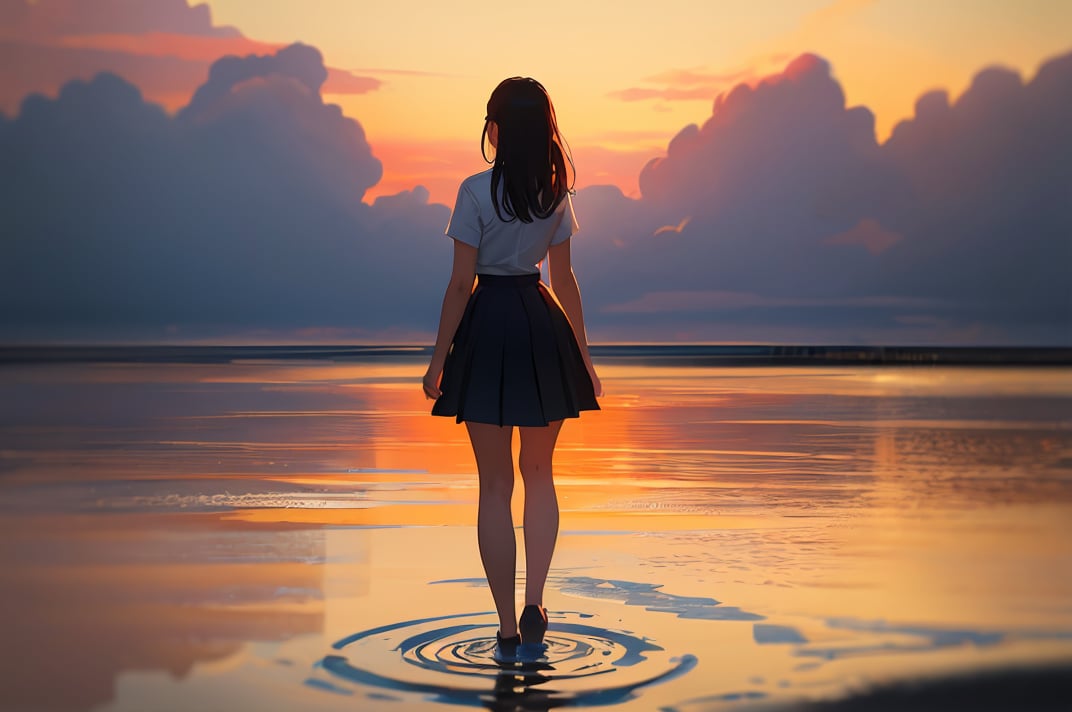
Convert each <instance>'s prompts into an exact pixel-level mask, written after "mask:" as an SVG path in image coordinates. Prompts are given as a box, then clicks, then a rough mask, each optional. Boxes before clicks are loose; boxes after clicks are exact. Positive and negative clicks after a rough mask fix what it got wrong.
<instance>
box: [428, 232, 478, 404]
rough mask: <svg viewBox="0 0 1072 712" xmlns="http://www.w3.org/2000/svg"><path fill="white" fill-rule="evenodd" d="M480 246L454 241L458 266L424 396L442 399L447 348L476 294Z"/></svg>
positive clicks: (446, 299) (446, 296) (449, 288)
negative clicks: (467, 306)
mask: <svg viewBox="0 0 1072 712" xmlns="http://www.w3.org/2000/svg"><path fill="white" fill-rule="evenodd" d="M476 258H477V249H476V248H475V247H472V246H471V245H467V244H465V243H464V242H460V241H458V240H454V266H453V268H452V269H451V272H450V282H449V283H448V284H447V291H446V293H445V294H444V295H443V309H442V311H441V312H440V315H439V332H438V333H437V334H436V342H435V348H434V349H433V350H432V362H431V363H430V364H428V371H427V372H425V374H424V379H423V380H424V395H425V396H426V397H428V398H439V396H440V395H442V392H441V391H440V390H439V380H440V377H441V376H442V375H443V365H444V364H445V363H446V361H447V351H448V350H450V344H451V342H452V341H453V340H454V332H455V331H457V330H458V324H459V323H461V320H462V314H464V313H465V305H466V304H467V303H468V302H469V296H470V295H471V294H472V293H473V280H475V279H476Z"/></svg>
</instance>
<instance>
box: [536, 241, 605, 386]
mask: <svg viewBox="0 0 1072 712" xmlns="http://www.w3.org/2000/svg"><path fill="white" fill-rule="evenodd" d="M547 259H548V262H549V264H548V268H547V271H548V272H549V273H550V276H551V289H552V290H554V293H555V297H557V298H558V303H559V304H561V305H562V311H564V312H565V313H566V318H568V319H569V321H570V324H571V325H572V326H573V334H574V335H575V336H576V337H577V345H578V346H580V348H581V356H582V357H583V358H584V365H585V367H586V368H587V369H588V375H589V376H590V377H591V378H592V386H593V387H594V388H595V394H596V395H597V396H602V395H603V384H602V383H600V381H599V376H597V375H596V369H595V366H593V365H592V355H591V354H590V353H589V352H588V336H587V334H586V333H585V329H584V309H583V308H582V307H581V290H580V287H578V286H577V276H576V275H575V274H573V261H572V257H571V256H570V240H568V239H567V240H565V241H564V242H560V243H558V244H557V245H551V247H550V248H549V249H548V250H547Z"/></svg>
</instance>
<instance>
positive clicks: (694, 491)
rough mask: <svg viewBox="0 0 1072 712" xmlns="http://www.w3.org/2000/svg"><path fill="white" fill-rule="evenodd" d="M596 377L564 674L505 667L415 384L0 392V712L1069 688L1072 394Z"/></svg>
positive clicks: (563, 616)
mask: <svg viewBox="0 0 1072 712" xmlns="http://www.w3.org/2000/svg"><path fill="white" fill-rule="evenodd" d="M601 366H602V368H601V375H602V376H603V379H604V383H605V387H606V390H607V395H606V397H605V398H604V399H603V400H602V405H603V408H604V410H602V411H600V412H598V413H587V414H585V415H584V416H583V417H582V418H581V419H579V420H574V421H570V422H568V423H567V424H566V426H565V427H564V430H563V434H562V437H561V439H560V447H559V450H558V453H557V455H556V462H555V468H556V478H557V481H558V483H559V498H560V502H561V505H562V510H563V514H562V534H561V538H560V540H559V548H558V551H557V553H556V558H555V561H554V564H553V568H552V573H551V579H550V582H549V586H548V597H547V600H546V604H547V606H548V608H549V610H550V613H551V632H550V633H549V638H548V642H549V645H548V649H547V651H546V654H545V655H544V656H543V657H542V658H534V659H532V660H528V661H526V662H522V663H517V664H516V665H512V666H505V667H504V666H501V665H497V664H496V663H495V662H494V661H493V660H492V659H491V646H490V644H489V641H490V639H491V638H492V637H493V635H494V630H495V627H494V616H493V615H492V614H491V608H492V605H491V598H490V595H489V593H488V591H487V588H486V586H485V585H484V583H483V579H482V571H481V568H480V561H479V557H478V554H477V551H476V545H475V530H474V527H473V523H474V520H475V497H476V490H475V484H476V483H475V475H474V465H473V461H472V453H471V451H470V449H469V447H468V444H467V442H466V440H465V435H464V428H462V427H461V426H458V425H456V424H455V423H454V422H453V421H452V420H449V419H443V418H432V417H430V416H429V415H427V411H428V403H427V402H426V401H425V400H424V398H423V396H422V394H421V389H420V384H419V376H420V373H421V371H422V370H423V363H421V362H420V360H419V359H418V358H409V357H406V356H405V355H404V354H394V355H392V356H391V357H390V358H376V359H367V360H361V359H356V360H351V361H348V362H338V363H332V362H330V361H322V360H317V359H309V360H294V359H286V360H266V359H234V360H229V361H223V362H219V361H216V362H206V363H166V362H164V363H137V362H133V363H132V362H107V361H105V362H95V363H77V362H75V363H70V362H67V363H64V362H60V363H40V364H37V363H22V364H7V365H4V366H3V367H0V511H2V513H3V517H2V518H0V529H2V532H0V577H2V580H0V591H2V593H0V604H2V605H0V630H3V631H4V635H3V636H0V650H2V654H3V659H4V660H5V661H6V662H5V664H4V666H3V671H2V672H0V690H2V691H3V694H2V695H0V699H3V700H5V701H6V704H7V705H8V707H7V708H10V709H46V708H47V709H70V710H88V709H94V710H145V709H153V710H201V709H246V708H254V707H256V708H260V709H269V710H273V709H278V710H290V709H311V710H320V709H323V710H335V709H347V710H352V709H355V708H357V709H364V708H373V709H392V708H396V709H400V710H401V709H406V710H409V709H428V710H432V709H444V708H446V707H458V706H484V707H489V708H493V709H548V708H551V707H556V706H560V705H562V704H574V705H583V706H596V707H607V708H611V707H613V708H619V709H635V710H651V709H656V708H660V707H661V708H666V709H674V710H682V711H685V710H701V709H722V708H733V709H742V708H743V709H748V708H749V707H753V706H754V707H757V708H760V707H762V708H764V709H766V708H769V706H771V705H781V704H786V705H790V706H791V705H793V704H796V703H798V702H800V701H802V700H821V699H828V698H833V697H838V696H841V695H845V694H847V693H849V692H854V691H858V690H860V689H863V688H866V687H868V686H871V685H879V684H882V683H887V682H891V681H898V680H911V679H918V678H925V677H932V676H938V675H946V674H955V673H962V672H965V671H976V672H978V671H985V670H992V669H1006V668H1009V667H1015V666H1022V665H1028V666H1036V667H1038V666H1044V665H1050V664H1054V663H1056V664H1059V665H1070V664H1072V566H1070V564H1069V562H1070V561H1072V536H1070V535H1072V516H1070V515H1072V371H1070V370H1068V369H1060V368H1045V369H1024V368H984V367H974V368H956V367H941V366H917V367H892V366H886V367H857V368H850V367H840V366H839V367H798V368H778V367H766V368H747V367H736V368H722V367H702V366H679V365H675V364H674V363H672V362H666V363H660V361H659V360H658V359H657V358H645V360H644V361H643V362H637V361H635V360H633V361H629V360H624V359H620V360H615V359H607V360H606V361H605V362H604V363H602V364H601ZM521 496H522V490H521V486H520V481H519V484H518V488H517V492H516V494H515V509H516V511H517V512H518V514H519V513H520V509H519V505H520V503H521ZM516 520H517V521H518V522H520V516H517V517H516ZM518 534H519V536H520V534H521V532H520V530H519V532H518ZM520 551H521V548H520V547H519V554H520ZM521 564H522V565H523V561H522V562H521ZM521 580H522V577H519V582H520V581H521Z"/></svg>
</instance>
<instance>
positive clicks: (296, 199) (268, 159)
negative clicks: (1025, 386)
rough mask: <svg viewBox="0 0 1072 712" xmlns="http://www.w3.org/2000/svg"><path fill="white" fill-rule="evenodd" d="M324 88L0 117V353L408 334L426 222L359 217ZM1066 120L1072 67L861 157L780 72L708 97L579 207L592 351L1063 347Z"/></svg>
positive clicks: (864, 127) (282, 77)
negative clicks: (629, 182) (674, 345)
mask: <svg viewBox="0 0 1072 712" xmlns="http://www.w3.org/2000/svg"><path fill="white" fill-rule="evenodd" d="M328 81H330V72H329V70H328V69H327V68H325V67H324V64H323V60H322V58H321V56H320V54H319V52H318V51H317V50H315V49H314V48H312V47H307V46H303V45H293V46H291V47H287V48H284V49H282V50H279V51H277V52H274V53H272V54H270V55H263V56H253V57H229V58H225V59H223V60H220V61H218V62H216V63H214V64H213V66H212V68H211V71H210V72H209V73H208V79H207V80H206V81H204V83H203V84H202V85H201V86H200V87H199V88H198V89H197V91H196V92H194V94H193V96H192V98H190V99H189V102H188V104H187V105H185V106H184V107H183V108H182V109H181V110H180V111H178V112H177V113H175V114H173V115H172V114H169V113H168V112H166V111H165V110H164V109H162V108H161V107H160V106H158V105H156V104H153V103H151V102H148V101H146V100H145V99H144V98H143V96H142V95H141V93H140V92H139V90H138V89H137V88H136V87H135V86H134V85H132V84H131V83H129V82H128V81H126V80H124V79H121V78H119V77H117V76H114V75H109V74H104V75H100V76H97V77H96V78H94V79H93V80H92V81H88V82H87V81H74V82H70V83H68V84H67V85H66V86H65V87H64V88H63V89H62V91H61V92H60V93H59V95H58V96H57V98H55V99H50V98H47V97H44V96H35V97H31V98H29V99H27V100H26V101H25V102H24V103H23V105H22V107H21V111H20V112H19V114H18V115H16V116H14V117H12V118H10V119H5V118H2V117H0V156H2V157H3V160H2V161H0V165H2V167H3V168H2V171H0V190H2V191H3V194H4V196H5V200H6V205H9V206H11V207H10V208H9V209H5V210H4V211H2V212H0V234H2V235H3V236H4V240H5V242H4V247H5V258H4V260H3V261H2V262H0V330H2V331H0V333H2V334H3V335H4V338H6V339H13V338H20V339H21V338H31V337H33V338H45V339H47V338H50V337H58V336H65V335H67V336H69V335H72V334H78V335H87V334H88V335H93V334H116V333H123V334H136V335H138V336H139V337H140V338H179V339H181V338H190V337H195V336H200V335H203V334H206V333H212V334H220V335H226V334H234V333H238V332H239V331H241V332H243V333H250V334H258V335H263V338H265V339H271V338H272V336H271V335H272V334H276V333H280V332H286V333H290V334H328V335H337V334H345V333H348V334H354V333H359V334H367V335H369V338H377V335H379V338H383V334H385V333H392V334H406V335H410V336H407V338H411V335H413V334H421V333H424V334H428V333H430V332H431V330H432V328H433V327H434V324H435V319H436V316H437V313H438V304H439V300H440V298H441V296H442V285H443V284H444V282H445V280H446V276H447V274H446V273H447V271H448V270H449V267H448V265H449V260H450V241H449V240H448V239H446V238H444V237H443V234H442V233H443V226H444V225H445V223H446V221H447V217H448V215H449V210H448V208H447V207H446V206H443V205H437V204H434V203H431V202H430V201H429V194H428V191H427V190H426V189H424V188H421V187H417V188H413V189H411V190H405V191H401V192H396V193H395V194H393V195H384V194H382V192H381V193H380V194H379V195H378V196H377V197H376V199H375V200H374V201H373V202H371V203H369V202H366V200H368V198H367V196H368V191H369V190H370V189H371V188H374V187H375V186H376V185H377V183H378V181H379V180H380V178H381V172H382V171H381V166H380V163H379V160H378V159H377V158H376V157H375V156H374V155H373V154H372V151H371V150H370V148H369V144H368V141H367V139H366V137H365V135H364V132H363V130H362V128H361V126H360V125H359V124H358V123H357V122H356V121H353V120H352V119H349V118H347V117H345V116H343V115H342V114H341V112H340V110H339V109H338V107H335V106H332V105H329V104H325V103H324V101H323V99H322V95H321V93H322V92H325V91H327V84H326V82H328ZM1070 125H1072V55H1066V56H1064V57H1058V58H1056V59H1054V60H1051V61H1050V62H1047V63H1045V64H1044V65H1043V66H1042V67H1041V68H1040V69H1039V71H1038V73H1037V74H1036V75H1035V76H1034V77H1033V78H1032V79H1031V80H1030V81H1025V80H1023V79H1022V78H1020V77H1019V76H1018V75H1016V74H1014V73H1012V72H1008V71H1006V70H1002V69H987V70H984V71H982V72H980V73H979V74H978V76H977V77H976V79H975V81H974V82H973V84H972V85H971V87H970V88H969V89H968V90H967V91H966V92H964V94H963V95H961V96H960V97H957V98H956V99H951V98H950V97H948V96H947V95H945V94H943V93H933V92H932V93H929V94H926V95H924V96H923V97H921V98H920V101H919V102H918V105H917V107H916V113H915V116H914V117H913V118H911V119H910V120H908V121H906V122H903V123H902V124H901V125H899V126H898V127H897V128H896V130H895V131H894V132H893V134H892V135H891V137H890V139H889V140H888V141H886V143H884V144H879V143H878V142H877V141H876V139H875V134H874V125H873V118H872V116H871V114H870V112H869V111H868V110H867V109H866V108H863V107H849V106H846V104H845V99H844V94H843V92H842V90H841V87H840V86H839V85H838V83H837V82H836V81H835V80H834V78H833V76H832V72H831V68H830V66H829V64H828V63H827V62H826V61H825V60H823V59H822V58H820V57H817V56H815V55H803V56H801V57H798V58H796V59H794V60H793V61H792V62H790V63H789V64H788V65H787V66H786V67H785V69H784V70H783V71H781V72H778V73H776V74H773V75H771V76H769V77H765V78H762V79H761V80H758V81H756V82H755V83H754V84H740V85H738V86H736V87H734V88H733V89H732V90H730V91H728V92H725V93H724V94H722V95H720V96H719V97H718V98H717V99H716V100H715V101H714V102H713V105H712V111H711V115H710V116H709V117H708V118H707V120H706V121H704V122H703V124H702V125H692V126H687V127H685V128H683V129H682V130H681V131H680V132H679V133H678V134H677V135H676V136H675V137H674V138H673V139H672V140H671V141H670V142H669V144H668V146H667V147H666V150H665V152H663V153H664V155H662V156H661V157H659V158H657V159H655V160H652V161H650V162H649V163H648V164H646V165H645V166H644V168H643V169H642V170H641V171H640V172H639V187H640V190H639V192H638V194H637V195H636V196H634V197H627V196H626V195H624V194H623V193H622V191H621V190H620V189H618V188H615V187H611V186H592V187H589V188H585V189H583V190H581V191H579V193H578V195H577V196H576V199H575V203H576V206H577V212H578V218H579V220H580V223H581V231H580V232H579V233H578V235H577V236H576V238H574V240H573V241H572V246H573V255H574V264H575V265H576V269H577V273H578V276H579V278H580V280H581V286H582V291H583V293H584V298H585V307H586V317H587V319H588V322H589V327H590V332H591V334H592V335H593V338H594V339H596V340H602V339H615V340H656V339H686V340H706V341H764V342H789V341H808V342H822V341H826V342H838V343H875V342H885V343H968V344H971V343H975V344H1008V343H1021V344H1032V343H1033V344H1054V343H1057V344H1066V345H1067V344H1068V343H1069V342H1070V340H1072V330H1070V329H1069V325H1070V324H1072V294H1070V293H1069V281H1068V279H1067V276H1066V275H1065V274H1064V273H1065V272H1066V271H1067V265H1068V264H1070V263H1072V254H1070V250H1072V241H1070V240H1069V239H1068V236H1069V235H1072V141H1070V137H1069V129H1068V126H1070ZM458 150H459V151H461V150H462V147H458ZM473 150H475V147H474V148H473ZM460 156H461V153H459V154H458V160H461V158H460ZM452 160H453V159H452ZM474 160H478V159H476V157H475V154H474ZM479 168H480V166H479V165H476V166H475V168H474V170H479ZM444 180H446V178H444Z"/></svg>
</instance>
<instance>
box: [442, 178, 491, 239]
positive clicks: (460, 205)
mask: <svg viewBox="0 0 1072 712" xmlns="http://www.w3.org/2000/svg"><path fill="white" fill-rule="evenodd" d="M446 234H447V235H448V236H450V237H453V238H454V239H455V240H458V241H459V242H464V243H465V244H467V245H471V246H473V247H480V236H481V235H482V234H483V230H482V229H481V227H480V210H479V208H478V207H477V203H476V196H474V195H473V194H472V192H470V190H469V188H468V187H467V186H466V185H465V184H464V183H463V184H462V185H461V187H460V188H458V199H457V201H455V203H454V212H452V213H451V214H450V221H449V222H448V223H447V230H446Z"/></svg>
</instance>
